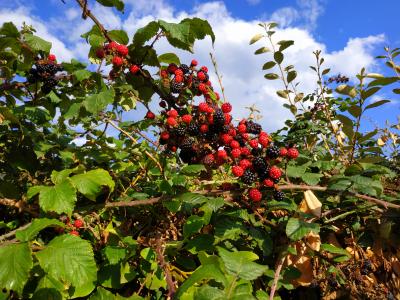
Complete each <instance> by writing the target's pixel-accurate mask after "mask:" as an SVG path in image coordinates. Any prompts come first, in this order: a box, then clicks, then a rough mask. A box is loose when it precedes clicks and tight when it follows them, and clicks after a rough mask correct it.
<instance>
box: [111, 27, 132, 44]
mask: <svg viewBox="0 0 400 300" xmlns="http://www.w3.org/2000/svg"><path fill="white" fill-rule="evenodd" d="M108 35H109V36H110V37H111V39H112V40H113V41H116V42H117V43H120V44H123V45H127V44H128V43H129V37H128V34H127V33H126V32H125V31H124V30H110V31H109V32H108Z"/></svg>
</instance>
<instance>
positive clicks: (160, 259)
mask: <svg viewBox="0 0 400 300" xmlns="http://www.w3.org/2000/svg"><path fill="white" fill-rule="evenodd" d="M162 248H163V247H162V245H161V238H157V241H156V249H155V250H156V254H157V260H158V263H159V265H160V267H161V269H163V271H164V274H165V281H166V282H167V286H168V297H169V299H172V298H173V297H174V295H175V292H176V287H175V283H174V281H173V279H172V276H171V272H170V271H169V268H168V263H167V262H166V261H165V259H164V255H163V252H164V251H163V249H162Z"/></svg>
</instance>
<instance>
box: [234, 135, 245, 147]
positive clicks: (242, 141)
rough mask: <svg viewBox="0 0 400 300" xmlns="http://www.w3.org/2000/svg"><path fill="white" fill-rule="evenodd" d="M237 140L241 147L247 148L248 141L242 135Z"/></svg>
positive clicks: (236, 137) (237, 136)
mask: <svg viewBox="0 0 400 300" xmlns="http://www.w3.org/2000/svg"><path fill="white" fill-rule="evenodd" d="M235 139H236V141H238V143H239V145H240V147H244V146H246V140H245V139H244V138H243V137H242V136H241V135H236V136H235Z"/></svg>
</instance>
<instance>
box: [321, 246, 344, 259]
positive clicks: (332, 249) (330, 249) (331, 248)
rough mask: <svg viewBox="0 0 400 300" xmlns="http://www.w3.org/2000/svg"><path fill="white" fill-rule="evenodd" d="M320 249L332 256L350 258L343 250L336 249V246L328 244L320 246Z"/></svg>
mask: <svg viewBox="0 0 400 300" xmlns="http://www.w3.org/2000/svg"><path fill="white" fill-rule="evenodd" d="M320 249H321V250H322V251H327V252H330V253H333V254H341V255H346V256H348V257H351V255H350V253H349V252H347V251H346V250H345V249H342V248H338V247H336V246H333V245H330V244H321V247H320Z"/></svg>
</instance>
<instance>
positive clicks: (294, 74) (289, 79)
mask: <svg viewBox="0 0 400 300" xmlns="http://www.w3.org/2000/svg"><path fill="white" fill-rule="evenodd" d="M296 77H297V72H296V71H294V70H293V71H290V72H289V73H288V74H287V82H288V83H291V82H292V81H293V80H295V79H296Z"/></svg>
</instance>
